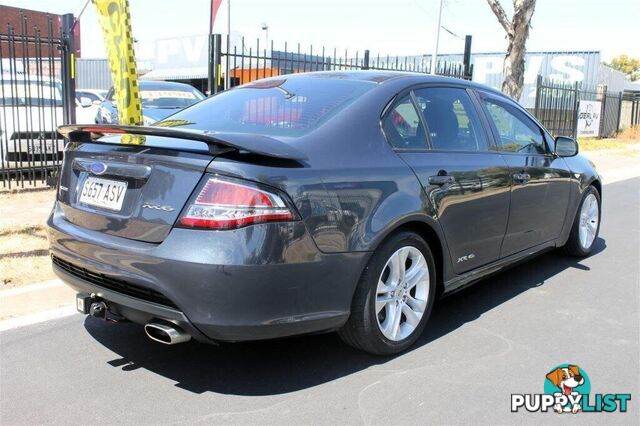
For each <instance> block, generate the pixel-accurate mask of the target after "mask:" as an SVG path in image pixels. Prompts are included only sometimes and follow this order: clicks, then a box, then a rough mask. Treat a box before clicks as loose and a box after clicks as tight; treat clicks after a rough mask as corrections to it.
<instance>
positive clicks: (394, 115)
mask: <svg viewBox="0 0 640 426" xmlns="http://www.w3.org/2000/svg"><path fill="white" fill-rule="evenodd" d="M382 129H383V130H384V134H385V135H386V136H387V140H388V141H389V143H390V144H391V145H393V147H394V148H405V149H406V148H414V149H415V148H418V149H425V148H426V147H427V140H426V137H425V133H424V129H423V128H422V123H420V118H419V116H418V111H416V109H415V107H414V106H413V102H411V97H409V95H407V96H405V97H403V98H402V99H401V100H400V101H399V102H398V103H396V105H395V106H394V107H393V108H392V109H391V111H389V112H388V113H387V115H386V116H385V117H384V119H383V120H382Z"/></svg>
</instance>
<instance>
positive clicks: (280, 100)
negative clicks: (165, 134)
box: [156, 78, 375, 136]
mask: <svg viewBox="0 0 640 426" xmlns="http://www.w3.org/2000/svg"><path fill="white" fill-rule="evenodd" d="M373 87H375V83H371V82H365V81H354V80H338V79H336V78H293V79H285V78H283V79H269V80H262V81H257V82H254V83H250V84H247V85H244V86H240V87H237V88H234V89H231V90H228V91H226V92H223V93H221V94H219V95H216V96H214V97H211V98H209V99H207V100H205V101H202V102H200V103H198V104H196V105H194V106H192V107H190V108H187V109H185V110H183V111H180V112H178V113H176V114H174V115H172V116H171V117H169V118H168V119H167V120H164V122H160V123H156V125H160V126H163V125H164V126H169V127H172V126H173V125H175V126H180V127H181V128H192V129H200V130H212V131H218V132H241V133H259V134H265V135H280V136H299V135H302V134H304V133H307V132H309V131H311V130H313V129H315V128H316V127H318V126H319V125H321V124H322V123H323V122H325V121H327V120H328V119H329V118H331V117H332V116H334V115H335V114H337V113H338V112H339V111H340V110H342V109H343V108H345V107H346V106H347V105H349V104H350V103H351V102H353V101H354V100H355V99H357V98H358V97H360V96H361V95H362V94H363V93H365V92H367V91H368V90H370V89H372V88H373Z"/></svg>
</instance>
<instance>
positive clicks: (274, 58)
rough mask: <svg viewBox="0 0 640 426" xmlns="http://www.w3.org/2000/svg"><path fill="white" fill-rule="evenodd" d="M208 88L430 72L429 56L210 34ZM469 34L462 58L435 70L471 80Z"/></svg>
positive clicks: (213, 91) (213, 89)
mask: <svg viewBox="0 0 640 426" xmlns="http://www.w3.org/2000/svg"><path fill="white" fill-rule="evenodd" d="M210 37H211V38H210V46H211V49H212V50H211V52H210V57H211V59H212V60H211V61H210V63H209V91H210V93H217V92H219V91H222V90H224V89H225V88H231V87H234V86H237V85H240V84H244V83H248V82H251V81H254V80H257V79H260V78H265V77H274V76H278V75H283V74H296V73H303V72H310V71H335V70H384V71H410V72H418V73H425V74H429V73H431V56H398V55H396V56H392V55H380V54H375V55H374V54H371V51H369V50H364V51H355V52H349V51H348V50H345V51H338V50H337V49H325V47H320V48H317V47H316V48H314V46H309V48H308V50H303V49H302V48H301V45H300V44H299V43H298V44H297V45H296V46H293V47H292V46H290V45H289V44H287V43H284V45H283V46H282V48H276V46H275V43H274V42H273V40H272V41H271V42H270V43H269V45H268V46H265V45H264V43H263V44H262V45H261V44H260V39H258V40H256V42H255V44H249V43H248V42H247V41H246V40H245V39H244V37H243V38H241V39H240V40H239V41H238V42H237V43H232V42H231V39H230V38H229V36H228V35H225V36H223V35H221V34H212V35H211V36H210ZM470 51H471V36H467V37H466V39H465V54H464V58H465V61H464V62H463V63H459V62H445V61H438V62H437V64H436V72H435V73H436V74H438V75H444V76H450V77H457V78H464V79H467V80H471V78H472V75H473V67H472V65H471V62H470Z"/></svg>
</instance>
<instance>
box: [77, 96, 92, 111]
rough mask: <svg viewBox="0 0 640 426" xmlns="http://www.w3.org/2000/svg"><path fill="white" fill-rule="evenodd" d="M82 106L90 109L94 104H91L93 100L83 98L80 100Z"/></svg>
mask: <svg viewBox="0 0 640 426" xmlns="http://www.w3.org/2000/svg"><path fill="white" fill-rule="evenodd" d="M80 105H81V106H82V108H89V107H90V106H91V105H93V102H91V99H89V98H87V97H86V96H82V97H81V98H80Z"/></svg>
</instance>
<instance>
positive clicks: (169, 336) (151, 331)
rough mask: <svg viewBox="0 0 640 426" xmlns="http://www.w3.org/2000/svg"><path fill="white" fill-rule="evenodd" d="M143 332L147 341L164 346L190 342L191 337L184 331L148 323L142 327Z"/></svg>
mask: <svg viewBox="0 0 640 426" xmlns="http://www.w3.org/2000/svg"><path fill="white" fill-rule="evenodd" d="M144 332H145V333H147V336H148V337H149V339H151V340H155V341H156V342H160V343H164V344H165V345H177V344H178V343H184V342H188V341H189V340H191V336H190V335H189V334H187V333H185V332H184V330H182V329H180V328H178V327H173V326H170V325H166V324H158V323H153V322H152V323H149V324H147V325H145V326H144Z"/></svg>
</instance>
